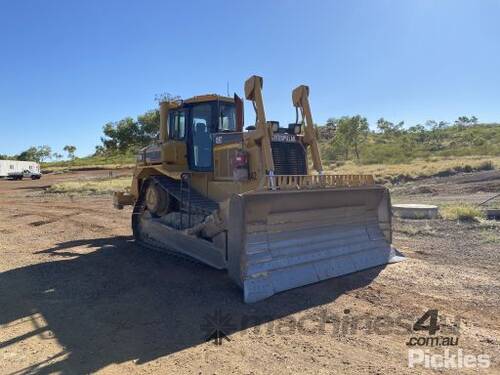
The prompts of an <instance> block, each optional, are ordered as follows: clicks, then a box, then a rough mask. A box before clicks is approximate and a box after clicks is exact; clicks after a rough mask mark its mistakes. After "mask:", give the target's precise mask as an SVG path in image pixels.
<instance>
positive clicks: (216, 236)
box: [114, 76, 402, 303]
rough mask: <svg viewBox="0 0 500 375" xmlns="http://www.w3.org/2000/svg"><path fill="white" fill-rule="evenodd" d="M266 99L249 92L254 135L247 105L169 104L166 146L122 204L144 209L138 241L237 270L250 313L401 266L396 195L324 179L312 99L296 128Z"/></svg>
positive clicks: (361, 183)
mask: <svg viewBox="0 0 500 375" xmlns="http://www.w3.org/2000/svg"><path fill="white" fill-rule="evenodd" d="M262 88H263V79H262V77H259V76H252V77H250V78H249V79H248V80H247V81H246V82H245V97H246V99H247V100H250V101H251V102H252V104H253V107H254V109H255V116H256V122H255V125H252V126H248V127H246V129H243V127H244V125H243V122H244V116H243V101H242V99H240V98H239V97H238V96H237V95H236V94H235V95H234V97H225V96H220V95H215V94H210V95H202V96H195V97H193V98H190V99H186V100H165V101H163V102H161V103H160V135H159V140H158V142H156V144H153V145H151V146H148V147H145V148H144V149H142V150H141V151H140V154H139V155H138V160H137V165H136V168H135V171H134V176H133V181H132V186H131V190H130V194H125V193H123V192H120V193H115V195H114V205H115V207H117V208H123V206H124V205H133V206H134V207H133V213H132V231H133V235H134V237H135V240H136V241H137V242H139V243H140V244H142V245H144V246H146V247H149V248H153V249H157V250H165V251H169V252H174V253H176V254H180V255H183V256H187V257H190V258H194V259H196V260H198V261H201V262H203V263H205V264H208V265H210V266H212V267H215V268H217V269H227V271H228V273H229V276H230V277H231V279H232V280H234V281H235V282H236V283H237V284H238V285H239V286H240V287H241V288H242V289H243V294H244V301H245V302H248V303H251V302H256V301H259V300H262V299H265V298H267V297H270V296H272V295H273V294H275V293H278V292H282V291H285V290H288V289H291V288H295V287H299V286H302V285H307V284H311V283H315V282H318V281H321V280H324V279H327V278H331V277H335V276H340V275H345V274H348V273H352V272H356V271H360V270H363V269H367V268H370V267H374V266H378V265H383V264H387V263H392V262H396V261H400V260H402V256H401V255H400V254H399V253H398V252H397V251H396V250H395V249H394V248H393V247H392V246H391V236H392V231H391V204H390V195H389V191H388V190H387V188H385V187H384V186H381V185H377V184H375V182H374V179H373V177H372V176H371V175H335V174H327V173H324V172H323V167H322V163H321V158H320V153H319V148H318V143H317V137H316V130H315V127H314V122H313V118H312V114H311V108H310V105H309V88H308V87H307V86H304V85H302V86H299V87H297V88H295V89H294V90H293V92H292V104H293V106H294V107H295V111H296V121H295V123H292V124H289V125H288V126H286V127H281V126H280V124H279V122H277V121H268V120H267V119H266V113H265V110H264V101H263V96H262ZM311 169H313V170H314V172H313V171H311Z"/></svg>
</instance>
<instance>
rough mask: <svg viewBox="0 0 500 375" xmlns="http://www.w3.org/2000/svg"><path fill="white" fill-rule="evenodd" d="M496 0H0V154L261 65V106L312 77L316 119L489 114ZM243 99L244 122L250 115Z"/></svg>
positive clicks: (277, 101) (77, 137) (276, 116)
mask: <svg viewBox="0 0 500 375" xmlns="http://www.w3.org/2000/svg"><path fill="white" fill-rule="evenodd" d="M499 19H500V1H487V0H470V1H461V0H434V1H431V0H413V1H410V0H407V1H397V0H393V1H376V0H366V1H348V0H346V1H326V0H319V1H293V0H290V1H284V0H276V1H263V0H262V1H261V0H254V1H235V0H231V1H219V0H211V1H170V2H169V1H148V0H145V1H134V2H132V1H115V0H101V1H96V0H86V1H70V0H65V1H62V0H58V1H56V0H46V1H42V0H31V1H26V0H17V1H9V0H0V48H1V49H0V130H1V132H0V154H1V153H7V154H13V153H18V152H20V151H22V150H24V149H26V148H28V147H29V146H31V145H41V144H48V145H50V146H52V148H53V149H54V151H59V152H61V149H62V147H63V146H64V145H66V144H74V145H76V146H77V149H78V151H77V155H80V156H83V155H87V154H89V153H91V152H93V150H94V146H95V145H96V144H98V143H99V138H100V136H101V130H102V126H103V125H104V124H105V123H106V122H108V121H115V120H119V119H121V118H123V117H126V116H133V117H135V116H136V115H138V114H140V113H143V112H144V111H146V110H148V109H152V108H154V107H155V106H156V103H155V101H154V97H155V94H158V93H162V92H170V93H172V94H177V95H181V96H182V97H188V96H192V95H196V94H201V93H205V92H216V93H221V94H225V93H226V84H227V82H228V81H229V86H230V91H231V93H233V92H234V91H236V92H237V93H238V94H240V96H242V95H243V83H244V80H245V79H246V78H247V77H248V76H250V75H252V74H259V75H262V76H263V77H264V98H265V103H266V111H267V117H268V119H270V120H271V119H272V120H279V121H281V122H282V123H288V122H289V121H291V120H293V119H294V117H295V113H294V110H293V107H292V105H291V90H292V89H293V88H294V87H295V86H297V85H299V84H307V85H309V86H310V88H311V94H310V99H311V105H312V109H313V115H314V120H315V122H317V123H319V124H322V123H324V122H325V120H326V119H327V118H328V117H336V116H342V115H354V114H358V113H359V114H362V115H364V116H366V117H368V119H369V121H370V122H371V123H372V124H373V123H374V122H375V121H376V120H377V119H378V118H379V117H381V116H383V117H385V118H386V119H388V120H391V121H400V120H405V122H406V123H407V124H408V125H413V124H416V123H422V122H424V121H426V120H428V119H435V120H447V121H452V120H454V119H455V118H457V117H458V116H459V115H462V114H466V115H472V114H474V115H476V116H478V117H479V119H480V120H482V121H500V74H499V73H500V69H499V68H500V24H499V22H498V20H499ZM253 118H254V116H253V110H252V109H251V107H250V106H247V107H246V123H247V124H248V123H251V122H252V121H253Z"/></svg>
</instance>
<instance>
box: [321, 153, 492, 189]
mask: <svg viewBox="0 0 500 375" xmlns="http://www.w3.org/2000/svg"><path fill="white" fill-rule="evenodd" d="M499 167H500V157H497V156H494V157H491V156H464V157H452V158H443V157H441V158H438V157H433V158H427V159H418V160H414V161H412V162H408V163H401V164H368V165H360V164H355V163H354V162H351V161H349V162H346V163H342V164H341V165H338V166H336V165H332V164H330V166H328V165H327V163H325V168H326V169H329V170H330V172H333V173H336V174H371V175H374V176H375V179H376V180H377V181H378V182H382V183H386V182H391V183H397V182H404V181H413V180H419V179H422V178H427V177H434V176H450V175H453V174H457V173H460V172H474V171H480V170H491V169H496V168H499Z"/></svg>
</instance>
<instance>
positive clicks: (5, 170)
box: [0, 160, 40, 178]
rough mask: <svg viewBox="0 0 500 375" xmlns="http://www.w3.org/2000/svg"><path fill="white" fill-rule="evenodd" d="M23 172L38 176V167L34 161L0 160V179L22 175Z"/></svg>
mask: <svg viewBox="0 0 500 375" xmlns="http://www.w3.org/2000/svg"><path fill="white" fill-rule="evenodd" d="M24 171H30V172H31V173H33V174H40V165H39V164H38V163H36V162H34V161H20V160H0V178H5V177H9V174H10V175H12V174H23V172H24Z"/></svg>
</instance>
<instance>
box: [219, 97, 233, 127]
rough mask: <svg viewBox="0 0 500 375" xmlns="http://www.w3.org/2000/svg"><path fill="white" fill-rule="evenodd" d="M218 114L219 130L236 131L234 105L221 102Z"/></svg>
mask: <svg viewBox="0 0 500 375" xmlns="http://www.w3.org/2000/svg"><path fill="white" fill-rule="evenodd" d="M219 108H220V114H219V129H218V131H220V132H234V131H236V112H235V109H234V105H232V104H225V103H221V104H220V106H219Z"/></svg>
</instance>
